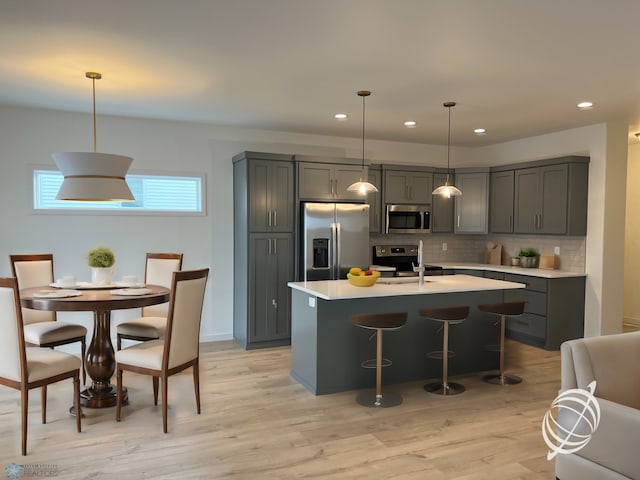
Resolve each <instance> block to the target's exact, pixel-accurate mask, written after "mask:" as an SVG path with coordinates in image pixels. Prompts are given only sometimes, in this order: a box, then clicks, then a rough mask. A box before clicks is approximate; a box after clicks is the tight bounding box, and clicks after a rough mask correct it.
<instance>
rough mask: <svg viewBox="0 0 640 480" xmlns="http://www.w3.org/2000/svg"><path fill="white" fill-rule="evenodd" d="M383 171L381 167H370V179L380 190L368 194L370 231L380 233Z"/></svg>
mask: <svg viewBox="0 0 640 480" xmlns="http://www.w3.org/2000/svg"><path fill="white" fill-rule="evenodd" d="M381 177H382V171H381V170H380V168H379V167H378V168H374V167H369V175H368V181H369V183H371V184H372V185H375V186H376V188H377V189H378V191H377V192H376V193H370V194H369V195H367V200H366V201H367V203H368V204H369V231H370V232H371V233H380V232H381V228H382V221H381V215H382V205H381V202H380V196H381V192H382V182H381Z"/></svg>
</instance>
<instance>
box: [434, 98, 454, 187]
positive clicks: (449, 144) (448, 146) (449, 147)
mask: <svg viewBox="0 0 640 480" xmlns="http://www.w3.org/2000/svg"><path fill="white" fill-rule="evenodd" d="M443 106H445V107H447V108H448V109H449V133H448V135H447V180H446V181H445V182H444V185H440V186H439V187H438V188H436V189H435V190H434V191H433V192H431V193H432V195H441V196H443V197H445V198H451V197H459V196H460V195H462V192H461V191H460V189H459V188H457V187H456V186H455V185H453V184H451V183H449V157H450V151H451V108H453V107H455V106H456V102H444V104H443Z"/></svg>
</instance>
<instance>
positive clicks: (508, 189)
mask: <svg viewBox="0 0 640 480" xmlns="http://www.w3.org/2000/svg"><path fill="white" fill-rule="evenodd" d="M513 199H514V172H513V170H507V171H504V172H492V173H491V179H490V182H489V231H490V232H491V233H513Z"/></svg>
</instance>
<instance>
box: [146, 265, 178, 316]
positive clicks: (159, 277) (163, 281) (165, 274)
mask: <svg viewBox="0 0 640 480" xmlns="http://www.w3.org/2000/svg"><path fill="white" fill-rule="evenodd" d="M181 268H182V254H181V253H176V254H165V253H157V254H155V253H147V263H146V266H145V274H144V281H145V283H148V284H150V285H160V286H162V287H166V288H171V280H172V278H173V272H177V271H179V270H180V269H181ZM168 308H169V303H161V304H159V305H151V306H149V307H144V308H143V309H142V316H143V317H166V316H167V312H168Z"/></svg>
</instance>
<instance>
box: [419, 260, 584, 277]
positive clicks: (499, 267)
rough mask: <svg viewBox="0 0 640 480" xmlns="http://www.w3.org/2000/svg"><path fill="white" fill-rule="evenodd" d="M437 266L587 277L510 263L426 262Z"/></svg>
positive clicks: (532, 275) (542, 275)
mask: <svg viewBox="0 0 640 480" xmlns="http://www.w3.org/2000/svg"><path fill="white" fill-rule="evenodd" d="M425 263H427V264H429V265H435V266H436V267H442V268H450V269H460V270H465V269H466V270H487V271H490V272H502V273H514V274H516V275H529V276H530V277H541V278H565V277H586V276H587V274H586V273H575V272H563V271H561V270H545V269H543V268H523V267H512V266H510V265H491V264H488V263H464V262H425Z"/></svg>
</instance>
